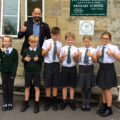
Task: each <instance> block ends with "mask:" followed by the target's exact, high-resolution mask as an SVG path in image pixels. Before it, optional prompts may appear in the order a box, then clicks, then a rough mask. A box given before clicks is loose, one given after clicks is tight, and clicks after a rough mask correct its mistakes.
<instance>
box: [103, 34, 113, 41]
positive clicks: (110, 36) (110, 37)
mask: <svg viewBox="0 0 120 120" xmlns="http://www.w3.org/2000/svg"><path fill="white" fill-rule="evenodd" d="M103 35H108V36H109V40H111V39H112V35H111V33H110V32H104V33H102V35H101V39H102V37H103Z"/></svg>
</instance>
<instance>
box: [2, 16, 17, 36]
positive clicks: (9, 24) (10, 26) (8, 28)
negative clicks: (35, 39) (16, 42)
mask: <svg viewBox="0 0 120 120" xmlns="http://www.w3.org/2000/svg"><path fill="white" fill-rule="evenodd" d="M2 34H3V35H17V17H3V24H2Z"/></svg>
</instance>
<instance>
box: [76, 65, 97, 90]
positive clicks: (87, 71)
mask: <svg viewBox="0 0 120 120" xmlns="http://www.w3.org/2000/svg"><path fill="white" fill-rule="evenodd" d="M77 86H78V87H80V88H91V87H94V86H95V76H94V66H93V65H89V66H84V65H80V66H79V73H78V81H77Z"/></svg>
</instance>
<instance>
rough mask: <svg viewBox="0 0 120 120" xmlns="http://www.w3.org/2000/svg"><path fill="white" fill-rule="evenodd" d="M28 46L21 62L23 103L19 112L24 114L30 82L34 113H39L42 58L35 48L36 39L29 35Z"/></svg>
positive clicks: (27, 105) (38, 50)
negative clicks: (22, 64) (23, 75)
mask: <svg viewBox="0 0 120 120" xmlns="http://www.w3.org/2000/svg"><path fill="white" fill-rule="evenodd" d="M28 42H29V44H30V47H29V48H26V49H25V50H24V52H23V57H22V62H23V63H24V68H25V103H24V104H23V106H22V108H21V110H20V111H21V112H24V111H26V110H27V108H28V107H29V103H28V101H29V93H30V87H31V84H32V80H33V83H34V88H35V105H34V113H38V112H39V97H40V89H39V87H40V72H41V66H42V61H43V58H42V56H41V49H40V48H37V44H38V37H37V36H35V35H31V36H30V37H29V38H28Z"/></svg>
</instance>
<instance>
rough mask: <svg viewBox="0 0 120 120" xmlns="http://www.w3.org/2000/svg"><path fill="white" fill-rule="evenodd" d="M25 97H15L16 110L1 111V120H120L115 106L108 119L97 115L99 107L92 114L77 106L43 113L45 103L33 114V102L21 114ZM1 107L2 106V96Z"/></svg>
mask: <svg viewBox="0 0 120 120" xmlns="http://www.w3.org/2000/svg"><path fill="white" fill-rule="evenodd" d="M23 98H24V97H23V96H15V97H14V103H15V106H14V109H13V110H12V111H6V112H2V111H1V109H0V120H120V109H118V108H116V107H115V106H113V111H114V114H113V115H112V116H110V117H107V118H102V117H100V116H99V115H97V114H96V110H97V106H96V105H93V106H92V110H91V111H90V112H83V111H81V109H80V106H79V105H78V104H77V107H78V108H77V110H76V111H71V109H70V108H69V106H68V107H67V108H66V109H65V110H64V111H60V110H58V111H57V112H55V111H53V110H52V109H50V110H49V111H48V112H45V111H43V109H42V108H43V102H42V103H41V107H40V112H39V113H38V114H34V113H33V104H32V103H33V102H32V101H31V102H30V108H29V109H28V110H27V111H26V112H24V113H21V112H20V111H19V109H20V107H21V101H22V100H23ZM0 105H2V96H1V95H0Z"/></svg>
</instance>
